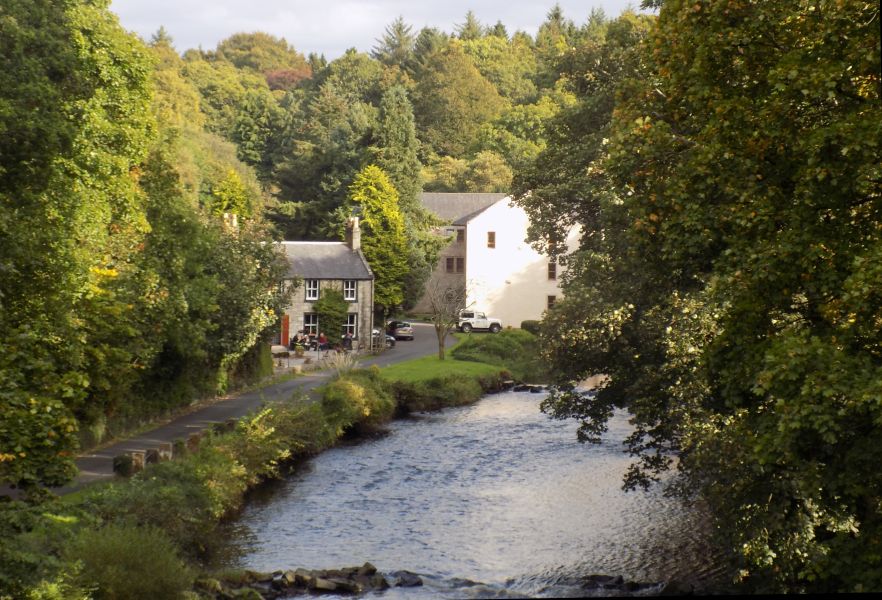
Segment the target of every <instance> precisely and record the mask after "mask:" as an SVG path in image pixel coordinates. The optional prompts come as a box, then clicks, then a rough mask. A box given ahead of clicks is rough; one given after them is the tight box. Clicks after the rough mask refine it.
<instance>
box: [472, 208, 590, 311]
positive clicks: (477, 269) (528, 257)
mask: <svg viewBox="0 0 882 600" xmlns="http://www.w3.org/2000/svg"><path fill="white" fill-rule="evenodd" d="M509 202H510V199H509V198H503V199H502V200H500V201H499V202H497V203H496V204H493V205H492V206H490V207H489V208H487V209H486V210H485V211H483V212H482V213H481V214H479V215H478V216H476V217H475V218H474V219H472V220H471V221H469V223H468V229H467V231H466V245H467V250H466V285H467V287H468V300H467V304H468V306H469V307H470V308H474V309H475V310H483V311H485V312H486V313H487V316H489V317H497V318H499V319H502V324H503V326H505V327H508V326H511V327H520V326H521V321H525V320H528V319H536V320H538V319H541V318H542V313H543V312H544V311H545V309H546V307H547V302H548V296H556V297H557V298H558V299H560V298H561V297H562V294H561V291H560V286H559V285H558V282H559V279H560V275H561V273H562V267H561V266H560V265H558V267H557V275H558V279H557V280H550V279H548V262H549V261H548V257H547V256H544V255H542V254H539V253H538V252H536V251H535V250H533V248H531V247H530V245H529V244H528V243H527V242H526V241H524V240H525V239H526V237H527V227H528V226H529V219H528V217H527V214H526V213H525V212H524V210H523V209H522V208H520V207H519V206H510V205H509ZM490 231H493V232H495V233H496V247H495V248H488V247H487V233H488V232H490ZM577 241H578V234H577V232H573V233H571V234H570V238H569V239H568V243H569V247H570V249H571V250H572V249H574V248H575V247H576V244H577Z"/></svg>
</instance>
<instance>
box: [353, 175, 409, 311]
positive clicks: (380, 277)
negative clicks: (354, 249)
mask: <svg viewBox="0 0 882 600" xmlns="http://www.w3.org/2000/svg"><path fill="white" fill-rule="evenodd" d="M348 207H349V208H356V207H357V208H358V211H359V213H360V215H361V228H362V232H363V233H362V237H361V241H362V251H363V252H364V256H365V258H366V259H367V261H368V264H370V266H371V270H372V271H373V272H374V303H375V305H377V306H378V307H380V309H381V310H382V311H383V314H384V317H385V316H387V315H388V314H389V313H391V312H392V310H393V309H394V308H395V307H396V306H398V305H399V304H401V302H402V301H403V300H404V289H403V280H404V277H405V275H406V273H407V237H406V235H405V231H404V217H403V215H402V214H401V209H400V207H399V205H398V192H397V191H396V190H395V187H394V186H393V185H392V182H391V181H389V177H388V176H387V175H386V174H385V173H384V172H383V170H382V169H380V168H379V167H377V166H375V165H368V166H367V167H365V168H364V169H362V170H361V171H359V173H358V175H356V177H355V180H354V181H353V182H352V185H351V186H350V187H349V202H348Z"/></svg>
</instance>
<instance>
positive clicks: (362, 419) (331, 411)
mask: <svg viewBox="0 0 882 600" xmlns="http://www.w3.org/2000/svg"><path fill="white" fill-rule="evenodd" d="M378 373H379V371H378V370H377V369H367V370H359V371H352V372H351V373H349V374H348V375H346V376H345V377H342V378H340V379H337V380H335V381H332V382H330V383H329V384H327V385H326V386H324V388H323V394H322V401H321V406H322V410H323V412H324V414H325V417H326V419H327V420H328V425H329V426H330V427H331V430H332V431H334V433H335V435H336V436H338V437H339V436H341V435H343V434H344V433H346V432H347V431H351V430H353V429H355V428H356V427H357V428H359V429H367V430H370V429H373V428H376V427H377V426H379V425H381V424H382V423H385V422H387V421H389V420H390V419H391V418H392V416H393V415H394V413H395V401H394V400H393V398H392V395H391V393H390V391H389V389H388V388H387V385H388V384H386V383H385V382H384V381H383V380H381V379H380V377H379V375H378Z"/></svg>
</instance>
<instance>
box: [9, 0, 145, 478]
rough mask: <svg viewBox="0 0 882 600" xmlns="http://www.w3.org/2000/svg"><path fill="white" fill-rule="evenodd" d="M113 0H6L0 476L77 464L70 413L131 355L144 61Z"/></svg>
mask: <svg viewBox="0 0 882 600" xmlns="http://www.w3.org/2000/svg"><path fill="white" fill-rule="evenodd" d="M106 5H107V3H106V2H64V3H58V2H45V1H41V0H37V1H28V2H23V1H18V0H11V1H10V2H5V3H4V6H3V9H2V10H3V14H4V17H3V18H0V39H2V40H3V42H2V43H0V60H2V62H3V69H0V106H2V107H3V108H2V109H0V131H2V132H3V135H2V136H0V290H2V292H0V303H2V304H0V356H2V357H3V358H2V359H0V403H2V405H3V407H4V409H3V411H0V457H2V458H0V480H3V481H5V482H9V483H13V484H17V485H21V486H23V487H33V486H35V485H37V484H39V483H45V484H49V485H58V484H61V483H64V482H65V481H66V480H68V479H69V478H70V477H71V476H72V475H73V473H74V466H73V456H74V454H75V451H76V449H77V445H78V443H77V429H78V423H77V422H76V421H75V420H74V418H75V417H84V416H86V415H91V414H93V412H96V408H95V407H97V412H100V411H101V407H102V406H104V405H106V403H107V402H108V401H109V398H108V397H109V396H110V395H111V394H110V393H105V391H106V389H108V388H110V387H112V386H113V385H114V384H115V383H117V382H126V381H128V380H129V379H130V378H131V377H132V374H133V368H132V363H131V362H130V361H131V360H132V359H135V358H136V357H135V356H133V354H132V353H131V352H130V351H129V350H128V349H127V348H126V347H125V343H126V341H128V340H129V339H131V337H132V328H131V325H132V321H133V319H134V316H133V313H132V311H131V308H130V307H129V303H128V300H129V295H128V293H127V285H128V282H129V281H130V279H131V277H132V274H133V268H132V262H133V260H134V258H135V255H136V253H137V249H138V246H139V244H140V243H141V241H142V239H143V235H144V234H145V232H146V230H147V226H146V221H145V218H144V212H143V205H142V202H143V196H142V195H141V194H140V193H139V190H138V188H137V185H136V180H135V178H134V177H133V176H132V173H133V171H134V170H135V168H136V165H137V164H138V162H139V161H140V160H141V158H143V156H144V155H145V153H146V149H147V146H148V144H149V140H150V138H151V134H152V126H153V124H152V123H151V120H150V119H151V113H150V110H149V87H148V81H149V66H148V61H147V56H146V49H145V48H144V47H143V45H141V44H140V42H138V41H137V40H136V39H135V38H133V37H132V36H130V35H128V34H126V33H125V32H124V31H123V30H122V29H121V28H120V27H119V25H118V23H117V21H116V19H115V17H114V16H113V15H112V14H111V13H110V12H109V11H108V10H107V6H106Z"/></svg>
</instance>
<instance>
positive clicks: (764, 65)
mask: <svg viewBox="0 0 882 600" xmlns="http://www.w3.org/2000/svg"><path fill="white" fill-rule="evenodd" d="M876 19H878V8H877V7H876V6H875V5H873V4H871V3H866V2H852V3H835V2H824V3H803V2H798V1H795V0H794V1H788V2H779V3H763V4H756V3H749V4H740V3H733V2H723V1H718V2H700V3H695V2H685V1H680V0H670V1H667V2H664V3H663V4H662V7H661V11H660V14H659V18H658V24H657V27H656V28H655V29H654V31H653V33H652V35H651V37H650V38H649V39H648V40H647V43H646V46H645V48H644V50H643V51H642V53H641V54H640V55H638V57H637V58H638V62H636V63H632V64H634V65H635V66H636V67H637V69H636V70H634V71H631V73H630V76H629V72H628V71H624V72H623V74H624V75H625V77H624V78H623V79H622V80H623V83H622V84H621V87H620V89H619V90H618V99H619V100H618V102H617V103H616V104H615V112H614V113H612V110H611V109H610V110H609V111H608V112H607V113H606V114H611V115H613V116H612V121H611V125H603V119H602V118H600V117H602V115H603V113H602V112H600V111H595V112H593V113H592V112H587V111H588V110H589V109H591V107H592V106H595V107H599V106H602V104H601V102H605V101H606V100H604V98H602V97H599V98H595V97H594V96H593V94H591V93H590V92H591V90H593V89H595V85H596V84H595V82H594V81H593V80H590V79H587V78H586V79H585V81H584V86H585V87H583V88H582V90H580V95H582V96H584V98H583V100H582V102H581V103H580V104H581V108H580V112H582V113H583V114H584V115H585V116H591V115H593V117H592V118H593V119H594V120H595V122H597V123H598V125H599V127H598V128H597V129H595V131H596V133H592V128H584V129H583V130H582V131H583V132H585V133H587V134H588V135H585V134H584V133H583V134H582V135H580V134H579V133H578V132H577V130H576V128H575V127H573V133H572V134H569V135H563V136H561V137H557V136H560V134H563V133H564V132H563V130H562V129H561V130H559V132H558V134H557V135H556V136H554V139H553V140H551V139H550V140H549V149H550V148H552V145H553V146H556V147H558V148H559V149H558V150H552V151H551V152H559V153H560V154H559V156H560V157H561V158H565V155H564V154H563V152H562V150H563V149H564V147H563V146H562V145H561V146H559V145H558V140H563V139H565V140H567V142H569V147H568V148H566V150H567V151H569V152H572V151H573V150H574V149H575V151H576V152H578V153H580V154H581V157H580V159H579V163H580V164H579V165H577V166H575V167H573V168H572V170H571V169H570V168H567V169H566V170H562V171H559V172H558V173H557V174H550V175H549V176H547V177H544V178H542V179H538V178H537V181H539V182H540V184H541V185H539V186H537V187H536V188H533V195H534V196H536V199H535V200H533V201H528V202H527V203H528V204H530V205H532V208H531V209H528V212H530V211H532V214H531V216H532V215H533V214H535V215H538V219H537V221H536V222H538V225H537V227H536V230H535V231H544V232H545V233H544V234H542V239H543V242H544V243H545V244H547V245H549V246H551V247H554V246H555V245H556V239H557V236H558V235H559V234H560V232H561V231H562V228H564V227H566V226H567V225H570V224H575V223H578V224H580V225H581V226H583V227H584V228H585V235H584V236H583V240H582V249H581V251H580V252H579V253H577V254H575V255H574V256H571V257H569V258H568V269H567V276H566V277H567V279H566V280H565V284H566V288H565V300H564V301H563V302H562V303H560V304H559V305H556V306H555V308H554V309H553V310H552V311H550V313H549V315H548V317H547V318H546V320H545V329H546V330H548V331H549V332H550V333H552V334H554V335H555V339H558V340H573V343H572V344H569V343H563V344H559V345H558V347H556V348H549V350H548V351H549V353H550V356H549V357H548V358H549V360H550V361H551V362H552V363H553V364H554V365H555V370H556V371H557V372H558V373H559V374H564V373H566V374H567V375H566V376H563V377H562V378H561V379H562V380H563V381H561V385H562V386H563V387H562V389H565V387H566V381H569V382H572V381H577V380H580V379H583V378H584V377H585V376H587V375H594V374H606V375H608V376H609V377H610V379H609V381H608V383H607V384H606V385H605V386H604V387H603V388H602V389H601V390H600V392H599V393H598V396H597V399H596V401H592V402H588V401H586V400H585V399H584V398H582V399H579V398H578V397H577V396H575V395H569V394H566V393H563V394H556V395H554V396H553V397H552V399H551V400H550V401H549V402H548V403H547V404H546V408H547V409H548V410H549V411H550V412H552V413H553V414H556V415H558V416H561V417H564V416H572V417H575V418H578V419H580V420H581V421H582V428H581V435H582V437H583V438H585V439H596V438H597V437H599V435H600V434H601V433H602V432H603V429H604V423H605V421H606V419H607V418H608V416H609V414H611V412H612V411H613V410H614V409H615V408H626V409H627V410H628V411H629V412H630V413H631V415H632V422H633V423H634V425H635V432H634V434H633V435H632V436H631V438H630V439H629V447H630V450H631V452H632V453H633V454H634V455H635V456H636V457H637V458H638V461H637V463H635V465H634V467H633V468H632V470H631V472H630V473H629V475H628V480H627V483H628V485H629V486H632V487H634V486H640V485H648V484H649V483H650V482H651V481H652V480H653V479H656V478H657V477H658V476H659V475H660V474H661V473H662V472H663V471H664V470H666V469H667V468H670V467H671V466H672V465H673V464H674V461H673V460H672V459H673V453H676V454H677V456H678V460H677V461H676V464H677V467H678V469H679V472H680V475H681V477H680V478H679V479H678V482H677V483H678V485H677V489H678V490H679V491H680V492H682V493H687V492H690V491H692V492H697V493H700V494H701V496H702V497H703V499H704V500H705V501H707V502H708V503H709V505H710V507H711V509H712V511H713V513H714V515H715V517H716V520H717V523H716V524H717V531H718V532H719V533H720V534H721V539H722V540H724V542H725V544H726V546H727V547H728V548H729V549H730V551H731V558H732V561H733V571H734V572H735V573H737V574H738V575H739V577H741V578H742V579H744V580H746V582H747V583H749V584H751V585H753V586H754V587H753V588H752V589H755V590H759V591H765V590H768V591H803V592H804V591H828V592H829V591H856V590H861V589H875V588H876V587H878V586H879V585H882V580H880V575H879V574H880V572H882V571H880V568H879V567H880V559H879V555H878V553H876V552H874V551H872V550H870V548H873V547H875V546H876V545H878V544H879V542H880V539H882V517H880V513H879V509H878V507H879V505H880V498H882V480H880V478H879V477H878V476H877V474H876V472H875V470H873V469H868V468H867V465H868V464H872V463H874V462H876V461H878V460H879V459H880V458H882V457H880V456H879V452H878V449H877V448H876V447H875V445H874V442H873V440H875V439H877V438H878V437H879V431H878V426H877V424H878V423H879V422H882V419H880V414H879V410H878V408H879V406H878V403H877V402H875V401H874V400H872V398H874V397H875V395H878V391H874V390H878V382H879V381H882V356H880V353H879V347H880V330H879V327H878V326H877V325H870V323H878V322H880V321H879V315H880V306H882V303H880V298H879V296H878V294H877V292H876V291H875V290H877V289H878V281H879V279H878V278H879V271H878V269H877V268H876V267H875V264H876V261H877V260H878V257H879V256H880V247H882V244H880V242H882V240H880V237H879V231H880V228H879V223H880V217H882V204H880V198H882V189H880V183H879V182H880V179H882V177H880V169H879V160H878V156H879V149H878V148H879V146H878V144H879V142H878V140H879V139H882V123H880V121H879V119H878V118H877V113H878V105H879V101H880V97H879V75H878V74H879V71H880V59H879V41H878V40H879V36H878V31H877V29H878V25H877V24H876V23H875V20H876ZM625 25H626V23H625V22H623V21H622V19H619V20H616V21H613V22H611V23H609V25H608V27H607V33H606V39H607V40H610V39H615V38H617V37H618V36H620V35H621V34H622V33H623V32H624V29H623V27H624V26H625ZM571 122H572V123H574V124H576V123H583V124H584V123H586V121H571ZM607 122H608V123H609V121H607ZM586 129H587V131H586ZM595 136H597V137H595ZM599 136H602V138H600V139H598V137H599ZM604 138H605V139H606V140H608V141H607V142H604V141H603V139H604ZM580 141H581V146H579V145H576V144H574V142H580ZM548 157H549V158H550V157H551V154H550V153H549V154H548ZM540 160H542V159H540ZM545 164H546V165H548V166H549V167H550V166H551V165H553V164H554V162H553V161H549V162H547V163H545ZM585 165H588V168H587V169H586V168H585ZM577 169H579V170H578V171H577ZM539 170H540V169H539V167H538V166H537V169H536V173H537V174H538V173H539ZM574 174H575V176H574ZM554 178H557V179H558V180H559V181H560V182H561V183H560V184H555V183H554ZM568 188H569V190H568ZM524 196H525V197H526V194H524ZM566 197H570V198H572V199H575V200H571V201H566V200H565V198H566ZM543 202H544V203H545V205H546V206H547V209H546V208H542V206H540V204H541V203H543ZM558 223H560V224H559V225H558ZM871 265H873V266H871ZM749 589H750V588H749Z"/></svg>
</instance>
